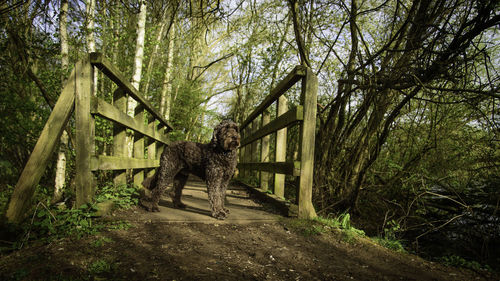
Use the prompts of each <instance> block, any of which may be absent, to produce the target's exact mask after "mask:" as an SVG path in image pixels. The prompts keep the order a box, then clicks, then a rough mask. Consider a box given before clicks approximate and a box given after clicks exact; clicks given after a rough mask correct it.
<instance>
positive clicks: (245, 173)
mask: <svg viewBox="0 0 500 281" xmlns="http://www.w3.org/2000/svg"><path fill="white" fill-rule="evenodd" d="M243 131H244V132H245V134H244V136H245V138H247V137H248V136H250V126H247V127H246V128H245V129H244V130H243ZM244 151H245V154H244V155H243V163H248V162H250V157H251V153H252V150H251V147H250V144H247V145H245V147H244ZM243 177H244V178H245V179H246V180H248V178H249V177H250V170H249V169H244V170H243Z"/></svg>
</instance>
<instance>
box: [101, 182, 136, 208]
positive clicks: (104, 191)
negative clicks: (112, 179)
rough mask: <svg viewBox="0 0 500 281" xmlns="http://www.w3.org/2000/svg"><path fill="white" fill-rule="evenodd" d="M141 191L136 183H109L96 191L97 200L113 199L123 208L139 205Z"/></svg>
mask: <svg viewBox="0 0 500 281" xmlns="http://www.w3.org/2000/svg"><path fill="white" fill-rule="evenodd" d="M138 198H139V192H138V190H137V188H136V187H135V185H133V184H131V185H127V184H123V185H118V186H114V185H113V184H108V185H104V186H102V187H100V188H99V189H98V191H97V193H96V199H95V200H96V202H98V203H99V202H103V201H108V200H111V201H113V202H114V203H115V204H116V206H118V207H119V208H122V209H127V208H130V207H131V206H134V205H137V203H138V202H139V199H138Z"/></svg>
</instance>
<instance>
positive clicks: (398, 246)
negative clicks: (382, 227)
mask: <svg viewBox="0 0 500 281" xmlns="http://www.w3.org/2000/svg"><path fill="white" fill-rule="evenodd" d="M371 239H372V240H373V241H375V243H377V244H379V245H380V246H382V247H385V248H387V249H391V250H394V251H396V252H400V253H405V252H406V250H405V248H404V246H403V243H402V242H401V241H399V240H395V239H389V238H387V237H373V238H371Z"/></svg>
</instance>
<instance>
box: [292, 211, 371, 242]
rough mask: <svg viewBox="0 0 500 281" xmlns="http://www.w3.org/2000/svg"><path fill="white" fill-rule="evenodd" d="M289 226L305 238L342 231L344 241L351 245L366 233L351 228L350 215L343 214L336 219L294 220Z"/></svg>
mask: <svg viewBox="0 0 500 281" xmlns="http://www.w3.org/2000/svg"><path fill="white" fill-rule="evenodd" d="M289 225H290V226H291V227H292V228H294V229H296V230H298V231H299V232H301V233H302V234H303V235H305V236H311V235H319V234H322V233H328V232H332V231H334V230H340V234H341V235H342V240H344V241H345V242H348V243H351V242H354V241H355V240H356V238H357V237H364V236H365V232H364V231H363V230H360V229H357V228H355V227H353V226H351V222H350V215H349V214H348V213H345V214H342V215H340V216H338V217H335V218H324V217H316V218H314V219H312V220H303V219H293V220H291V221H290V222H289Z"/></svg>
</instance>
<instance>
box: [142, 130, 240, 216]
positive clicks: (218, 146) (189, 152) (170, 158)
mask: <svg viewBox="0 0 500 281" xmlns="http://www.w3.org/2000/svg"><path fill="white" fill-rule="evenodd" d="M239 146H240V133H239V128H238V125H236V123H234V122H233V121H230V120H225V121H222V122H221V123H220V124H219V125H217V127H215V129H214V133H213V135H212V140H211V141H210V143H207V144H201V143H196V142H188V141H178V142H174V143H172V144H171V145H169V146H168V147H166V148H165V150H164V151H163V153H162V155H161V158H160V167H159V168H158V169H157V171H156V173H155V175H154V176H152V177H150V178H147V179H145V180H144V182H143V183H142V185H143V186H144V187H146V188H148V189H150V190H151V194H152V195H151V203H149V202H145V201H143V200H141V205H143V206H144V207H145V208H146V209H147V210H149V211H151V212H153V211H156V212H159V211H160V210H159V208H158V202H159V201H160V196H161V195H162V193H163V191H164V190H165V189H166V187H167V185H170V184H171V183H173V190H170V191H169V195H170V196H171V197H172V201H173V203H174V207H175V208H185V207H186V205H184V204H183V203H182V202H181V194H182V189H183V188H184V185H185V184H186V181H187V179H188V175H189V174H190V173H191V174H194V175H196V176H198V177H200V178H201V179H203V180H204V181H206V183H207V190H208V201H209V203H210V208H211V209H212V216H213V217H214V218H216V219H220V220H223V219H225V218H226V216H227V215H228V214H229V210H228V209H226V208H225V207H224V199H225V196H226V189H227V185H228V184H229V180H230V179H231V177H232V176H233V174H234V170H235V168H236V161H237V159H236V150H237V148H238V147H239Z"/></svg>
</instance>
